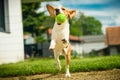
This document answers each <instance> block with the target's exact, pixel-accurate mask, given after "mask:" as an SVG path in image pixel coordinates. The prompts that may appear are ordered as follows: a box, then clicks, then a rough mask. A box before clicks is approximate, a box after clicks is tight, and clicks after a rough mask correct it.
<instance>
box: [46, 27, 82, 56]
mask: <svg viewBox="0 0 120 80" xmlns="http://www.w3.org/2000/svg"><path fill="white" fill-rule="evenodd" d="M51 33H52V29H48V30H47V34H48V39H49V41H50V40H51ZM69 39H70V43H71V45H72V50H73V51H75V52H76V53H78V55H80V56H82V53H83V52H82V47H81V43H82V42H84V41H83V40H82V39H80V38H79V37H77V36H73V35H70V36H69Z"/></svg>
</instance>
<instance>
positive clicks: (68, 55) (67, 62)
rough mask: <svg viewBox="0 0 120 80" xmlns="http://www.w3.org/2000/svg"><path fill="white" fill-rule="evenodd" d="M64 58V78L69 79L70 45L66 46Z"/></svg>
mask: <svg viewBox="0 0 120 80" xmlns="http://www.w3.org/2000/svg"><path fill="white" fill-rule="evenodd" d="M65 58H66V75H65V76H66V77H70V72H69V64H70V58H71V47H70V45H69V46H68V51H67V54H66V55H65Z"/></svg>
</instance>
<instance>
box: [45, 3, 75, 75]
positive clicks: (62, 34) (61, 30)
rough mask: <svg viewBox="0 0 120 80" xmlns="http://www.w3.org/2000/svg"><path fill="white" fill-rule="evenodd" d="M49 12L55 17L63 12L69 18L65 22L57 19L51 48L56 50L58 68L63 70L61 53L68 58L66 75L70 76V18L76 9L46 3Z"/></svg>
mask: <svg viewBox="0 0 120 80" xmlns="http://www.w3.org/2000/svg"><path fill="white" fill-rule="evenodd" d="M46 7H47V10H48V12H49V14H50V15H51V16H52V17H53V18H55V17H56V16H57V15H58V14H60V13H63V14H65V15H66V17H67V19H66V21H65V22H64V23H57V22H56V21H55V23H54V26H53V30H52V36H51V42H50V47H49V49H50V50H52V51H53V52H54V57H55V59H56V61H57V65H58V69H59V70H61V65H60V60H59V55H60V54H62V55H64V56H65V58H66V77H70V72H69V64H70V57H71V45H70V43H69V33H70V32H69V18H72V17H74V16H75V14H76V10H68V9H66V8H64V7H57V8H56V7H53V6H51V5H49V4H47V5H46Z"/></svg>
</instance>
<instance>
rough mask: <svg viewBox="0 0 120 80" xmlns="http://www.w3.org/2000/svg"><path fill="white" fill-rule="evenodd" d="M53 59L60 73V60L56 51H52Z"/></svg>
mask: <svg viewBox="0 0 120 80" xmlns="http://www.w3.org/2000/svg"><path fill="white" fill-rule="evenodd" d="M54 58H55V60H56V62H57V68H58V70H59V71H61V64H60V60H59V53H57V52H56V51H54Z"/></svg>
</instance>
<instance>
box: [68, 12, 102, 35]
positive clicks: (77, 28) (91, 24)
mask: <svg viewBox="0 0 120 80" xmlns="http://www.w3.org/2000/svg"><path fill="white" fill-rule="evenodd" d="M70 24H71V27H70V30H71V34H73V35H76V36H82V35H100V34H102V24H101V22H100V21H99V20H97V19H95V18H94V17H92V16H85V15H84V14H83V13H81V14H80V16H78V17H77V18H74V19H72V20H70Z"/></svg>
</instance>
